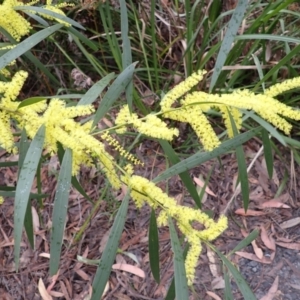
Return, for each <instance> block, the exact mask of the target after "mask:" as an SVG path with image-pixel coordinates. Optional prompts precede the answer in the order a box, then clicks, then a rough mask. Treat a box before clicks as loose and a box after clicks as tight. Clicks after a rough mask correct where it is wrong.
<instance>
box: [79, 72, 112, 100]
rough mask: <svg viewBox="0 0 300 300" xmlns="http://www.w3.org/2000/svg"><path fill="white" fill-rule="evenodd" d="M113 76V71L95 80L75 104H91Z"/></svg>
mask: <svg viewBox="0 0 300 300" xmlns="http://www.w3.org/2000/svg"><path fill="white" fill-rule="evenodd" d="M114 77H115V73H109V74H108V75H106V76H105V77H104V78H102V79H101V80H99V81H98V82H96V83H95V84H94V85H93V86H92V87H91V88H90V89H89V90H88V91H87V92H86V93H85V95H84V96H83V97H82V98H81V99H80V101H79V102H78V104H77V105H86V104H92V103H93V102H94V101H95V100H96V99H97V98H98V97H99V95H100V94H101V93H102V91H103V90H104V89H105V88H106V87H107V86H108V85H109V83H110V81H111V80H112V79H113V78H114Z"/></svg>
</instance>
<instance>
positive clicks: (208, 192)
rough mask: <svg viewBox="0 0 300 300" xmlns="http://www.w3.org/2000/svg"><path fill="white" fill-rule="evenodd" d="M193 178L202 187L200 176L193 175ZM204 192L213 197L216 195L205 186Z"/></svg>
mask: <svg viewBox="0 0 300 300" xmlns="http://www.w3.org/2000/svg"><path fill="white" fill-rule="evenodd" d="M193 180H194V181H195V182H196V184H197V185H199V186H200V187H201V188H203V187H204V185H205V182H203V181H202V180H201V179H200V178H197V177H194V178H193ZM205 192H206V193H207V194H209V195H211V196H213V197H217V195H216V194H215V193H214V192H213V191H212V190H211V189H210V188H209V187H208V186H207V187H206V188H205Z"/></svg>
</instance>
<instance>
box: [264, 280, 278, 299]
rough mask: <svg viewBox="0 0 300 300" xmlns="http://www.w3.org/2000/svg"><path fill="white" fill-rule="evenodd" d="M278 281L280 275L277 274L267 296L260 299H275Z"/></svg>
mask: <svg viewBox="0 0 300 300" xmlns="http://www.w3.org/2000/svg"><path fill="white" fill-rule="evenodd" d="M278 281H279V277H278V276H276V278H275V280H274V282H273V284H272V286H271V287H270V289H269V291H268V293H267V294H266V295H265V296H263V297H262V298H260V300H273V299H274V297H275V296H276V292H277V290H278Z"/></svg>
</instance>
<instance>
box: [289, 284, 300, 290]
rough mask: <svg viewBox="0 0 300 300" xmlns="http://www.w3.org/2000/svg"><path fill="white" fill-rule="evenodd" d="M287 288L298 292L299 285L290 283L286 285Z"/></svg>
mask: <svg viewBox="0 0 300 300" xmlns="http://www.w3.org/2000/svg"><path fill="white" fill-rule="evenodd" d="M287 284H288V285H289V286H291V287H292V288H293V289H296V290H300V285H299V284H292V283H287Z"/></svg>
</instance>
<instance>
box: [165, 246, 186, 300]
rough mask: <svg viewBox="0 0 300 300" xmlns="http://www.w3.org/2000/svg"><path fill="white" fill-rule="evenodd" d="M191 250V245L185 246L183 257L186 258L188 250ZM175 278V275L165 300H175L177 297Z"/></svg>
mask: <svg viewBox="0 0 300 300" xmlns="http://www.w3.org/2000/svg"><path fill="white" fill-rule="evenodd" d="M188 250H189V245H187V246H186V247H185V248H184V251H183V257H184V259H185V258H186V255H187V252H188ZM175 296H176V295H175V279H174V277H173V278H172V281H171V284H170V286H169V289H168V293H167V295H166V297H165V300H174V299H175Z"/></svg>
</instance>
